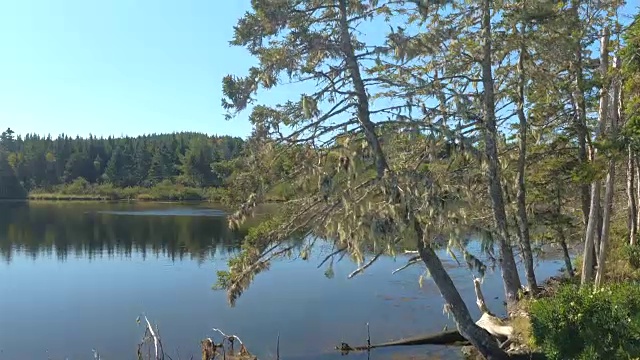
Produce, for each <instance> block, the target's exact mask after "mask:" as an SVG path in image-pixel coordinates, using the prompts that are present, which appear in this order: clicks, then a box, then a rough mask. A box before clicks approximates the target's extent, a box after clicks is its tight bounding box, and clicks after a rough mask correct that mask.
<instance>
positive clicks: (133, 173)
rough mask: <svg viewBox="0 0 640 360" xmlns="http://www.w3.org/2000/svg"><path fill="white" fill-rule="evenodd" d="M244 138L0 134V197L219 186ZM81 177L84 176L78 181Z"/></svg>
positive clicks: (197, 134) (185, 134) (154, 135)
mask: <svg viewBox="0 0 640 360" xmlns="http://www.w3.org/2000/svg"><path fill="white" fill-rule="evenodd" d="M243 144H244V141H243V140H242V139H240V138H236V137H230V136H208V135H206V134H200V133H190V132H183V133H174V134H159V135H157V134H152V135H145V136H138V137H121V138H114V137H108V138H98V137H93V136H89V137H88V138H80V137H76V138H71V137H68V136H65V135H60V136H58V137H57V138H51V137H42V136H39V135H26V136H25V137H24V138H23V137H21V136H15V133H14V132H13V131H12V130H11V129H7V130H6V131H4V132H2V134H1V135H0V197H5V198H6V197H21V196H24V194H26V193H27V192H30V191H33V190H35V189H40V190H48V191H54V189H56V188H60V187H61V186H62V185H64V184H70V183H73V182H78V181H80V182H82V183H85V182H84V180H86V183H87V184H88V185H89V186H91V185H93V184H109V185H112V186H113V187H117V188H125V187H146V188H149V187H152V186H154V185H157V184H160V183H162V182H163V181H165V183H166V181H167V180H169V181H171V182H173V183H176V184H179V185H182V186H188V187H195V188H200V187H219V186H221V185H223V183H224V180H225V178H226V177H228V176H229V175H230V172H229V170H228V169H229V168H230V167H229V166H228V162H229V161H230V160H232V159H234V158H236V157H238V156H239V154H240V152H241V151H242V147H243ZM82 179H84V180H82Z"/></svg>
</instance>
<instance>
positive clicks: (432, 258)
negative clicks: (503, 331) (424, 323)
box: [418, 239, 509, 360]
mask: <svg viewBox="0 0 640 360" xmlns="http://www.w3.org/2000/svg"><path fill="white" fill-rule="evenodd" d="M418 252H419V253H420V258H421V259H422V261H423V262H424V263H425V265H426V266H427V269H429V273H430V274H431V276H432V278H433V281H434V282H435V283H436V285H437V286H438V289H439V290H440V293H441V294H442V297H443V298H444V300H445V302H446V303H447V305H448V307H449V311H451V313H452V314H453V317H454V319H455V322H456V325H457V327H458V331H460V334H462V336H464V338H465V339H467V340H469V342H470V343H471V344H472V345H473V346H474V347H475V348H476V349H478V351H479V352H480V353H481V354H482V355H483V356H484V357H485V358H486V359H487V360H504V359H508V358H509V356H508V355H507V354H506V353H505V352H504V351H503V350H502V349H500V347H499V346H498V343H497V342H496V340H495V339H494V338H493V337H492V336H491V335H489V333H488V332H487V331H486V330H484V329H482V328H480V327H479V326H478V325H476V323H474V322H473V320H472V319H471V315H469V309H468V308H467V305H466V304H465V303H464V300H462V297H461V296H460V293H459V292H458V290H457V289H456V287H455V285H454V284H453V281H452V280H451V277H450V276H449V274H448V273H447V271H446V270H445V268H444V266H442V262H441V261H440V259H439V258H438V256H437V255H436V253H435V251H434V250H433V248H431V246H429V245H428V244H425V243H424V240H422V239H418Z"/></svg>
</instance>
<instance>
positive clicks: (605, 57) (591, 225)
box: [580, 27, 609, 286]
mask: <svg viewBox="0 0 640 360" xmlns="http://www.w3.org/2000/svg"><path fill="white" fill-rule="evenodd" d="M608 68H609V29H608V28H606V27H605V28H604V30H603V32H602V36H601V39H600V73H601V75H602V76H603V78H606V74H607V71H608ZM608 90H609V89H608V86H606V85H603V86H602V87H601V88H600V107H599V111H598V128H597V129H596V134H595V135H596V140H598V139H599V138H600V136H601V135H602V134H603V133H604V132H605V126H606V120H607V116H608V115H609V111H608V109H609V95H608ZM592 154H593V155H592V160H593V161H595V159H596V155H597V151H596V149H595V148H594V149H593V150H592ZM599 207H600V180H599V179H596V180H594V181H593V182H592V183H591V204H590V209H589V220H588V222H587V231H586V234H585V242H584V253H583V264H582V277H581V279H580V283H581V285H582V286H584V285H586V284H588V283H590V282H591V281H592V280H593V263H594V260H595V259H594V254H593V253H594V250H595V241H596V237H598V236H599V234H597V233H598V231H597V229H598V222H599V216H598V213H599V211H598V210H599ZM603 225H604V224H603ZM600 234H601V233H600Z"/></svg>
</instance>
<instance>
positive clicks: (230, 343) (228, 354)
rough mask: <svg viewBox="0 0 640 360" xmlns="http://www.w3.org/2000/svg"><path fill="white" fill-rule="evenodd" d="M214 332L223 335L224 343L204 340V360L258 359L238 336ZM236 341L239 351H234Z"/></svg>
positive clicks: (218, 330) (209, 339) (216, 330)
mask: <svg viewBox="0 0 640 360" xmlns="http://www.w3.org/2000/svg"><path fill="white" fill-rule="evenodd" d="M213 331H215V332H217V333H219V334H221V335H222V341H221V342H220V343H219V344H216V343H215V342H214V341H213V339H211V338H206V339H204V340H202V341H201V342H200V344H201V346H202V360H215V359H225V360H257V357H256V356H255V355H253V354H251V353H250V352H249V350H247V348H246V347H245V346H244V343H243V342H242V340H240V338H239V337H238V336H236V335H227V334H225V333H224V332H222V330H220V329H213ZM236 341H237V342H238V343H239V345H240V348H239V349H238V351H235V349H234V344H235V342H236ZM278 343H279V341H278ZM278 345H279V344H278Z"/></svg>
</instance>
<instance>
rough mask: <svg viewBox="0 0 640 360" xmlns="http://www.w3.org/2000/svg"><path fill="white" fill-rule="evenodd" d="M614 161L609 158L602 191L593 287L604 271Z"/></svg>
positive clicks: (614, 167)
mask: <svg viewBox="0 0 640 360" xmlns="http://www.w3.org/2000/svg"><path fill="white" fill-rule="evenodd" d="M615 172H616V163H615V161H613V160H609V173H608V174H607V180H606V185H605V192H604V206H603V207H604V212H603V216H602V239H601V240H600V251H599V252H598V270H597V271H596V282H595V287H596V288H599V287H600V285H601V284H602V279H603V277H604V272H605V268H606V266H605V265H606V262H605V260H606V257H607V246H608V244H609V228H610V225H611V211H612V210H613V209H612V205H613V191H614V189H613V185H614V181H615Z"/></svg>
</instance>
